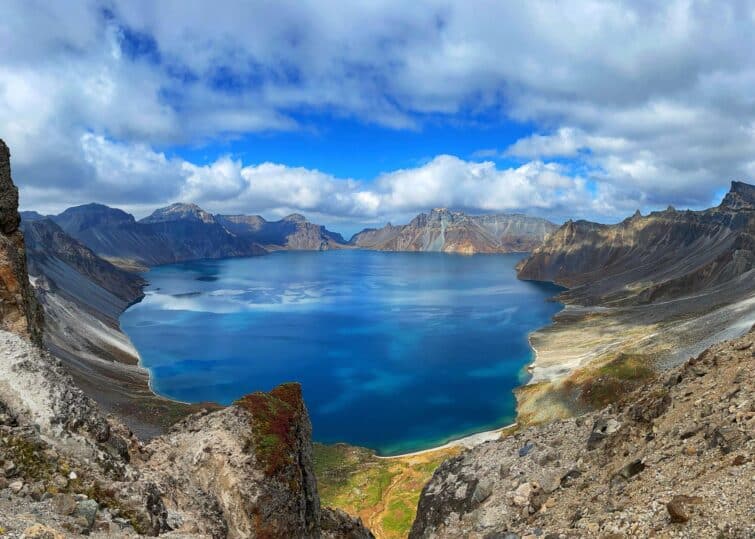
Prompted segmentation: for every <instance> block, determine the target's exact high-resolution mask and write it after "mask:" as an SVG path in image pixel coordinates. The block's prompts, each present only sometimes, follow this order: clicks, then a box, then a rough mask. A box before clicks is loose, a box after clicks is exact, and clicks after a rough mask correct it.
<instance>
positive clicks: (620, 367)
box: [598, 353, 653, 381]
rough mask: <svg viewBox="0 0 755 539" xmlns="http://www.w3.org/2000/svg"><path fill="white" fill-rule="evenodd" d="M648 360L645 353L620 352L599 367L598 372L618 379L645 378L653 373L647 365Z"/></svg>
mask: <svg viewBox="0 0 755 539" xmlns="http://www.w3.org/2000/svg"><path fill="white" fill-rule="evenodd" d="M650 361H651V359H650V358H649V357H648V356H646V355H641V354H624V353H622V354H619V355H618V357H616V359H614V360H612V361H609V362H608V363H606V364H605V365H603V366H602V367H600V368H599V369H598V372H600V373H601V374H604V375H607V376H611V377H613V378H617V379H619V380H639V381H641V380H647V379H648V378H650V377H651V376H652V375H653V369H652V368H651V367H649V366H648V365H649V363H650Z"/></svg>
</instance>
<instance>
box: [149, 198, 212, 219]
mask: <svg viewBox="0 0 755 539" xmlns="http://www.w3.org/2000/svg"><path fill="white" fill-rule="evenodd" d="M169 221H195V222H201V223H206V224H214V223H215V218H214V217H213V216H212V214H210V213H208V212H206V211H204V210H203V209H202V208H200V207H199V206H197V205H196V204H192V203H186V202H174V203H173V204H171V205H169V206H166V207H164V208H160V209H157V210H155V211H154V212H153V213H152V215H150V216H149V217H145V218H144V219H142V220H141V222H142V223H165V222H169Z"/></svg>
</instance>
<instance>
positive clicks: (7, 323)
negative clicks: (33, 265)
mask: <svg viewBox="0 0 755 539" xmlns="http://www.w3.org/2000/svg"><path fill="white" fill-rule="evenodd" d="M20 223H21V216H20V215H19V213H18V189H17V188H16V186H15V185H14V183H13V179H12V178H11V169H10V150H8V147H7V146H6V145H5V142H3V141H2V140H0V329H5V330H8V331H12V332H14V333H17V334H20V335H23V336H26V337H30V338H31V339H32V340H34V341H39V340H40V339H41V333H42V315H41V311H40V309H39V306H38V305H37V301H36V299H35V297H34V293H33V291H32V289H31V286H30V285H29V276H28V273H27V270H26V249H25V247H24V237H23V234H22V233H21V231H20V230H19V228H18V227H19V224H20Z"/></svg>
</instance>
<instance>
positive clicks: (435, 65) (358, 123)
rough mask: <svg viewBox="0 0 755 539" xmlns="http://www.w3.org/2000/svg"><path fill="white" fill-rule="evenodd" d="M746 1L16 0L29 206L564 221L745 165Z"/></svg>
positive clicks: (1, 133) (9, 81)
mask: <svg viewBox="0 0 755 539" xmlns="http://www.w3.org/2000/svg"><path fill="white" fill-rule="evenodd" d="M754 50H755V3H754V2H752V1H749V2H736V1H730V2H723V1H694V0H687V1H673V0H671V1H668V2H649V1H644V0H634V1H631V2H621V1H616V2H607V1H586V0H585V1H563V2H555V1H538V0H529V1H521V2H518V1H511V2H494V1H478V0H466V1H457V2H452V1H444V0H437V1H435V0H417V1H414V2H406V1H404V0H402V1H397V0H396V1H394V0H370V1H361V0H350V1H331V0H316V1H310V0H296V1H287V0H278V1H248V2H229V1H225V0H213V2H211V3H210V2H199V1H188V0H182V1H170V0H163V1H157V2H155V1H151V0H150V1H142V0H128V1H118V0H113V1H95V0H91V1H89V0H79V1H74V0H72V1H70V2H44V1H37V0H19V1H15V0H10V1H8V2H4V3H3V17H2V18H0V138H3V139H4V140H5V141H6V143H7V144H8V145H9V147H10V149H11V153H12V166H13V175H14V180H15V181H16V183H17V184H18V185H19V187H20V190H21V205H22V207H23V208H24V209H34V210H38V211H40V212H43V213H57V212H59V211H61V210H63V209H64V208H66V207H68V206H72V205H77V204H83V203H88V202H92V201H97V202H101V203H105V204H108V205H112V206H116V207H121V208H123V209H126V210H127V211H130V212H132V213H134V214H135V215H137V217H141V216H144V215H147V214H149V213H150V212H151V211H152V210H153V209H155V208H157V207H160V206H164V205H166V204H168V203H171V202H175V201H182V202H195V203H197V204H199V205H200V206H202V207H203V208H205V209H206V210H208V211H211V212H216V213H255V214H261V215H263V216H265V217H267V218H278V217H281V216H284V215H286V214H288V213H292V212H300V213H304V214H305V215H307V216H308V217H310V219H312V220H315V221H317V222H320V223H324V224H327V225H328V226H331V227H332V228H334V229H336V230H339V231H343V232H353V231H355V230H357V229H359V228H361V227H363V226H377V225H382V224H383V223H385V222H387V221H391V222H393V223H394V224H395V223H400V222H406V221H408V220H409V219H410V218H411V217H412V216H413V215H415V214H416V213H419V212H421V211H426V210H428V209H430V208H433V207H449V208H454V209H460V210H464V211H467V212H470V213H494V212H522V213H527V214H530V215H537V216H542V217H547V218H550V219H552V220H554V221H557V222H560V221H563V220H565V219H568V218H588V219H592V220H597V221H601V222H615V221H618V220H620V219H622V218H623V217H625V216H627V215H629V214H631V213H633V212H634V211H635V210H636V209H640V210H641V211H643V212H647V211H651V210H655V209H662V208H665V207H666V206H668V205H673V206H675V207H677V208H704V207H708V206H711V205H715V204H717V203H718V202H719V199H720V197H721V196H722V194H723V193H724V192H725V191H726V190H727V188H728V186H729V183H730V182H731V181H732V180H741V181H748V182H753V180H754V177H755V92H754V91H753V88H755V54H753V53H752V51H754Z"/></svg>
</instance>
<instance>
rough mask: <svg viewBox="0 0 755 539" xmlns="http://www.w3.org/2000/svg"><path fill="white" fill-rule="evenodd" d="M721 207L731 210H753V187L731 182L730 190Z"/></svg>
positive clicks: (754, 202)
mask: <svg viewBox="0 0 755 539" xmlns="http://www.w3.org/2000/svg"><path fill="white" fill-rule="evenodd" d="M721 206H722V207H725V208H730V209H732V210H742V209H755V185H750V184H748V183H744V182H731V188H730V189H729V192H728V193H727V194H726V196H725V197H724V199H723V201H722V202H721Z"/></svg>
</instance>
